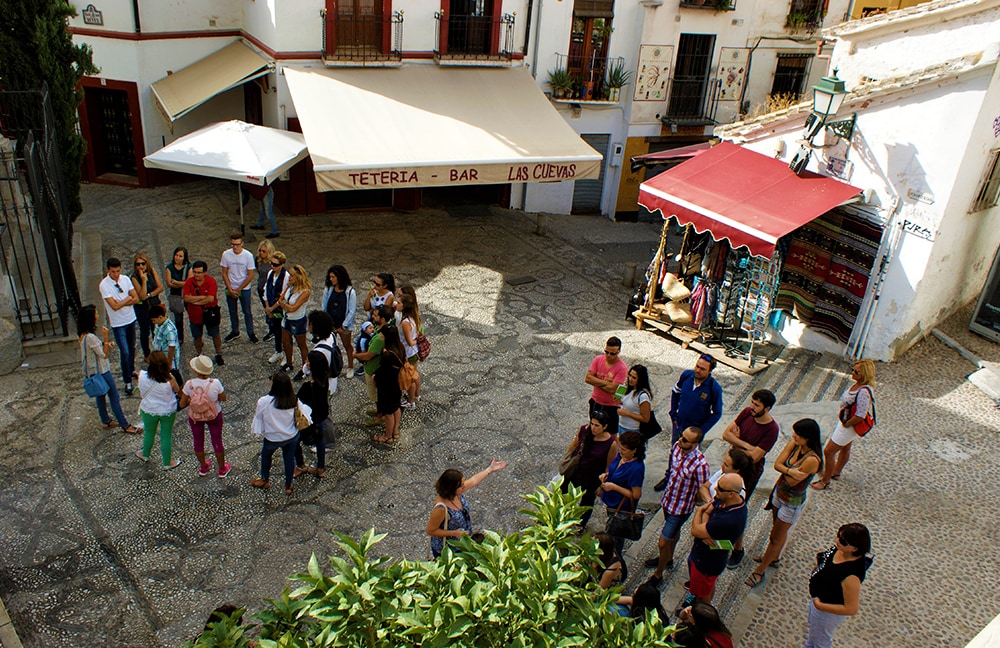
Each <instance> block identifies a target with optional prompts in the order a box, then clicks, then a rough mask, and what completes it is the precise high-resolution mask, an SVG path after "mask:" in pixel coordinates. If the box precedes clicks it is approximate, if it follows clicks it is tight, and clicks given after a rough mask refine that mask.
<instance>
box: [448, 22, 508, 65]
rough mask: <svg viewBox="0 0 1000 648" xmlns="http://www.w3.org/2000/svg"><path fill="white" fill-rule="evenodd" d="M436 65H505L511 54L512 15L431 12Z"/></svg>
mask: <svg viewBox="0 0 1000 648" xmlns="http://www.w3.org/2000/svg"><path fill="white" fill-rule="evenodd" d="M434 21H435V33H434V42H435V43H437V48H436V49H435V50H434V60H436V61H437V62H438V65H466V66H468V65H473V66H475V65H481V66H507V65H510V62H511V60H512V59H513V57H514V16H513V15H511V14H504V15H502V16H469V15H459V14H453V15H447V14H445V13H444V12H441V11H437V12H435V13H434Z"/></svg>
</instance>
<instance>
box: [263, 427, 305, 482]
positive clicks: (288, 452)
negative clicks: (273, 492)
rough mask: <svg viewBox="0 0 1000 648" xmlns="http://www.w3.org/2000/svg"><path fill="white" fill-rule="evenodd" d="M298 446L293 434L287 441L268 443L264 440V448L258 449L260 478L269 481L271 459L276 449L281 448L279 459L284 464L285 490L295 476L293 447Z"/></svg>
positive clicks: (296, 437) (297, 439) (296, 435)
mask: <svg viewBox="0 0 1000 648" xmlns="http://www.w3.org/2000/svg"><path fill="white" fill-rule="evenodd" d="M297 445H299V435H298V433H296V434H295V436H293V437H292V438H291V439H288V440H287V441H268V440H267V439H266V438H265V439H264V447H262V448H261V449H260V478H261V479H263V480H264V481H269V480H270V479H271V457H272V456H273V455H274V453H275V451H276V450H277V449H278V448H281V459H282V461H283V462H284V464H285V488H288V487H289V486H291V485H292V477H293V476H294V475H295V447H296V446H297Z"/></svg>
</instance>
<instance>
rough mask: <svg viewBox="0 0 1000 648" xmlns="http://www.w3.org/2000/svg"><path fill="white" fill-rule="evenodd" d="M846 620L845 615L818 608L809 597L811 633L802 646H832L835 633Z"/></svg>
mask: <svg viewBox="0 0 1000 648" xmlns="http://www.w3.org/2000/svg"><path fill="white" fill-rule="evenodd" d="M846 620H847V617H845V616H841V615H839V614H833V613H831V612H821V611H820V610H817V609H816V604H815V603H813V601H812V599H809V634H808V635H807V636H806V642H805V643H804V644H802V648H830V646H832V645H833V633H834V632H835V631H836V630H837V628H838V627H839V626H840V624H841V623H843V622H844V621H846Z"/></svg>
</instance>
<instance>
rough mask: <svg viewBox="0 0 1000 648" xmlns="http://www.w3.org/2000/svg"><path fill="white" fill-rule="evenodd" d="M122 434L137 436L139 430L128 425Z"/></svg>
mask: <svg viewBox="0 0 1000 648" xmlns="http://www.w3.org/2000/svg"><path fill="white" fill-rule="evenodd" d="M122 432H124V433H125V434H139V428H137V427H136V426H134V425H130V426H128V427H127V428H125V429H124V430H122Z"/></svg>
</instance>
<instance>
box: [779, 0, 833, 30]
mask: <svg viewBox="0 0 1000 648" xmlns="http://www.w3.org/2000/svg"><path fill="white" fill-rule="evenodd" d="M825 15H826V4H825V2H824V0H792V4H791V7H790V8H789V10H788V17H787V18H786V19H785V26H786V27H790V28H792V29H801V28H803V27H809V28H813V27H819V26H820V25H821V24H822V23H823V17H824V16H825Z"/></svg>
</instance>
